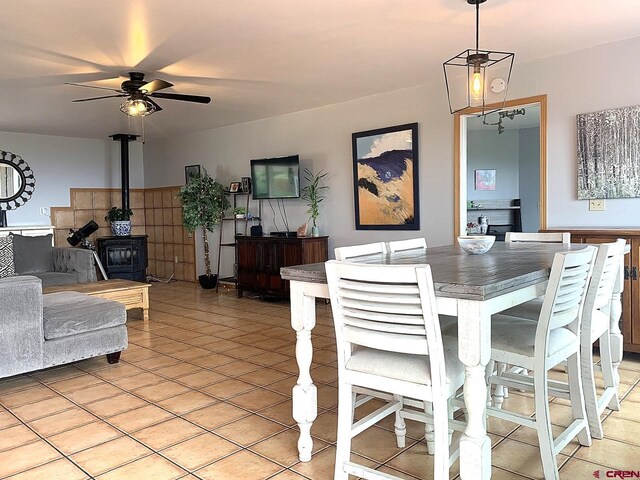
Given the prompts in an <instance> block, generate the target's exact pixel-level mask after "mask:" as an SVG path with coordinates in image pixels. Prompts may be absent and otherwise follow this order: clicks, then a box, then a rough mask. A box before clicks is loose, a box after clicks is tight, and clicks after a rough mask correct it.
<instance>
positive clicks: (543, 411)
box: [533, 370, 560, 480]
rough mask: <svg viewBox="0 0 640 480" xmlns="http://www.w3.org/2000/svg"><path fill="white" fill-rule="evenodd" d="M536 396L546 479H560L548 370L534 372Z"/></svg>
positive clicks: (537, 430) (537, 422) (539, 439)
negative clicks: (549, 395) (550, 403)
mask: <svg viewBox="0 0 640 480" xmlns="http://www.w3.org/2000/svg"><path fill="white" fill-rule="evenodd" d="M533 383H534V387H535V390H534V392H535V393H534V398H535V406H536V432H537V433H538V443H539V445H540V456H541V459H542V468H543V470H544V478H545V480H560V475H559V474H558V464H557V463H556V456H555V455H554V453H553V435H552V433H551V416H550V414H549V399H548V389H547V372H546V371H544V370H540V371H536V372H535V374H534V379H533Z"/></svg>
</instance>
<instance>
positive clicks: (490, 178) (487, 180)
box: [475, 170, 496, 190]
mask: <svg viewBox="0 0 640 480" xmlns="http://www.w3.org/2000/svg"><path fill="white" fill-rule="evenodd" d="M475 174H476V182H475V187H476V190H495V189H496V171H495V170H476V171H475Z"/></svg>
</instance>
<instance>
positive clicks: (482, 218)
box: [454, 95, 547, 240]
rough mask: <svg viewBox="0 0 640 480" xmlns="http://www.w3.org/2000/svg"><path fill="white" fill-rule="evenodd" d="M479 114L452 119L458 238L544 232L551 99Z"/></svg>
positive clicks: (514, 103)
mask: <svg viewBox="0 0 640 480" xmlns="http://www.w3.org/2000/svg"><path fill="white" fill-rule="evenodd" d="M478 113H479V111H477V110H476V111H474V110H468V111H466V112H464V113H462V112H461V113H457V114H456V115H455V117H454V129H455V130H454V175H455V177H454V178H455V182H454V190H455V197H454V205H455V207H454V208H455V211H454V236H455V237H457V236H459V235H465V234H466V233H484V232H485V231H486V233H488V234H491V235H496V236H497V239H498V240H500V239H503V238H504V233H505V232H506V231H529V232H536V231H538V230H541V229H545V228H546V227H547V96H546V95H540V96H535V97H528V98H521V99H517V100H510V101H508V102H506V103H505V105H504V108H503V109H501V110H500V111H498V112H494V113H492V114H489V115H487V116H485V117H479V116H478ZM487 229H488V231H487Z"/></svg>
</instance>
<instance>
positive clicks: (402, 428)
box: [393, 395, 407, 448]
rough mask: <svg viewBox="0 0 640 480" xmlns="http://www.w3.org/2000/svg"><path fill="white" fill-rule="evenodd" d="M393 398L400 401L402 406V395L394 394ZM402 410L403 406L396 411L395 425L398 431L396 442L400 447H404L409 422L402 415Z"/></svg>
mask: <svg viewBox="0 0 640 480" xmlns="http://www.w3.org/2000/svg"><path fill="white" fill-rule="evenodd" d="M393 398H394V400H395V401H397V402H400V405H401V406H402V396H401V395H394V396H393ZM401 411H402V407H401V408H400V410H398V411H397V412H396V422H395V424H394V425H393V426H394V430H395V432H396V444H397V445H398V448H404V446H405V440H406V439H405V437H406V435H407V424H406V423H405V421H404V418H403V417H402V414H401Z"/></svg>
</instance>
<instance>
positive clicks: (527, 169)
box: [518, 127, 540, 232]
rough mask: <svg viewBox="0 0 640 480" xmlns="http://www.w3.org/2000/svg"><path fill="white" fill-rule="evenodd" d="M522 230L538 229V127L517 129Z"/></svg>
mask: <svg viewBox="0 0 640 480" xmlns="http://www.w3.org/2000/svg"><path fill="white" fill-rule="evenodd" d="M518 133H519V138H518V144H519V153H518V154H519V160H520V168H519V174H520V180H519V182H520V204H521V210H520V213H521V215H522V231H523V232H537V231H538V230H539V229H540V206H539V203H540V129H539V128H538V127H534V128H523V129H522V130H518Z"/></svg>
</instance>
